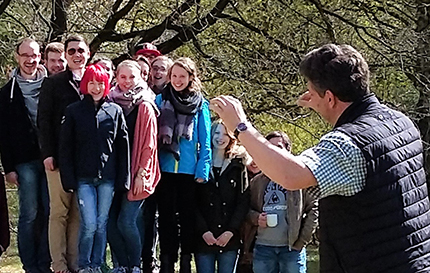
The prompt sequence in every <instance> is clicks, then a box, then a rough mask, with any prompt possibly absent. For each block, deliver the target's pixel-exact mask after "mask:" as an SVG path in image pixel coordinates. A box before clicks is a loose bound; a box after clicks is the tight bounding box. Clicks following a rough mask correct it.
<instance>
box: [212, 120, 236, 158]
mask: <svg viewBox="0 0 430 273" xmlns="http://www.w3.org/2000/svg"><path fill="white" fill-rule="evenodd" d="M218 125H222V126H224V128H225V131H226V132H227V135H228V137H229V138H230V141H229V142H228V145H227V147H225V152H224V157H225V158H229V157H232V156H234V155H233V151H235V149H234V148H235V146H236V145H237V139H236V138H235V137H234V134H233V132H232V131H230V130H229V129H227V127H226V126H225V124H224V122H223V121H222V120H221V119H217V120H215V121H214V122H212V125H211V146H212V145H213V144H212V141H213V137H214V135H215V131H216V129H217V127H218Z"/></svg>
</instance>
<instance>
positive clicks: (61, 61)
mask: <svg viewBox="0 0 430 273" xmlns="http://www.w3.org/2000/svg"><path fill="white" fill-rule="evenodd" d="M43 60H44V65H45V67H46V69H47V70H48V75H49V76H52V75H55V74H57V73H60V72H63V71H64V70H65V69H66V65H67V61H66V59H65V58H64V45H63V44H62V43H58V42H52V43H49V44H48V45H47V46H46V48H45V52H44V54H43Z"/></svg>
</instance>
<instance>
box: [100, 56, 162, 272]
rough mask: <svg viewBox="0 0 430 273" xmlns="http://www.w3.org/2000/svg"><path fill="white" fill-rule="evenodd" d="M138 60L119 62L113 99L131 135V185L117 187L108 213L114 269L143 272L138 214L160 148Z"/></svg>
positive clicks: (154, 179) (155, 177)
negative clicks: (118, 188)
mask: <svg viewBox="0 0 430 273" xmlns="http://www.w3.org/2000/svg"><path fill="white" fill-rule="evenodd" d="M141 75H142V73H141V67H140V66H139V64H138V63H137V62H136V61H131V60H126V61H123V62H122V63H120V64H119V65H118V68H117V72H116V79H117V85H116V86H115V87H114V88H113V89H112V91H111V94H110V99H111V100H112V101H113V102H115V103H117V104H118V105H120V106H121V108H122V109H123V111H124V114H125V120H126V123H127V128H128V134H129V136H130V148H131V150H132V156H131V159H132V161H131V178H132V182H131V187H130V190H129V191H128V192H124V191H117V192H116V193H115V196H114V200H113V203H112V207H111V210H110V214H109V225H108V240H109V244H110V246H111V250H112V253H113V255H114V257H115V259H116V261H117V263H118V264H116V265H115V266H116V267H115V268H114V270H113V272H114V273H120V272H132V273H139V272H140V268H139V265H140V256H141V251H142V244H141V238H140V233H139V229H138V225H137V221H136V220H137V217H138V215H139V211H140V208H141V206H142V204H143V200H144V199H145V198H146V197H148V196H149V195H151V194H152V193H153V192H154V190H155V186H156V185H157V183H158V181H159V179H160V168H159V164H158V152H157V115H158V113H159V112H158V108H157V106H156V105H155V104H154V98H155V95H154V93H153V92H152V90H151V89H150V88H149V87H148V85H147V84H146V82H145V81H144V80H143V79H142V77H141Z"/></svg>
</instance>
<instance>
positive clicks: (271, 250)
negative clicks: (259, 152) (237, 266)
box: [243, 131, 318, 273]
mask: <svg viewBox="0 0 430 273" xmlns="http://www.w3.org/2000/svg"><path fill="white" fill-rule="evenodd" d="M266 139H267V140H268V141H269V142H270V143H271V144H273V145H275V146H277V147H279V148H280V149H283V150H286V151H288V152H290V151H291V141H290V139H289V137H288V136H287V134H285V133H284V132H280V131H275V132H271V133H269V134H268V135H267V136H266ZM250 191H251V204H250V210H249V213H248V217H247V221H246V222H245V224H246V225H249V227H244V230H245V231H247V232H245V234H243V236H244V243H243V244H244V254H245V257H246V256H248V258H249V256H251V257H252V253H253V272H265V273H305V272H306V248H305V246H306V244H307V243H309V242H310V240H311V237H312V233H313V232H314V230H315V228H316V226H317V224H318V206H317V204H318V201H317V199H316V198H312V197H311V196H309V194H308V193H307V192H306V191H304V190H294V191H290V190H287V189H285V188H283V187H282V186H281V185H279V184H276V182H274V181H271V179H270V178H269V177H267V176H266V175H265V174H264V173H261V174H258V175H256V176H255V177H254V178H253V179H252V181H251V183H250ZM269 218H275V219H276V221H274V222H273V221H272V222H271V221H270V219H269ZM254 240H255V241H254ZM253 242H254V243H253ZM254 244H255V247H254V250H253V251H252V249H251V247H252V246H253V245H254ZM248 253H249V254H251V255H249V254H248ZM249 260H251V261H252V258H251V259H249Z"/></svg>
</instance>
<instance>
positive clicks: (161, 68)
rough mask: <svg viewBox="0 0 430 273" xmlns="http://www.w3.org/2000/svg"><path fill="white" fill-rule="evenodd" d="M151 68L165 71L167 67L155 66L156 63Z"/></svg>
mask: <svg viewBox="0 0 430 273" xmlns="http://www.w3.org/2000/svg"><path fill="white" fill-rule="evenodd" d="M152 70H154V71H160V72H166V71H167V69H166V68H165V67H163V66H156V65H154V66H152Z"/></svg>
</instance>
